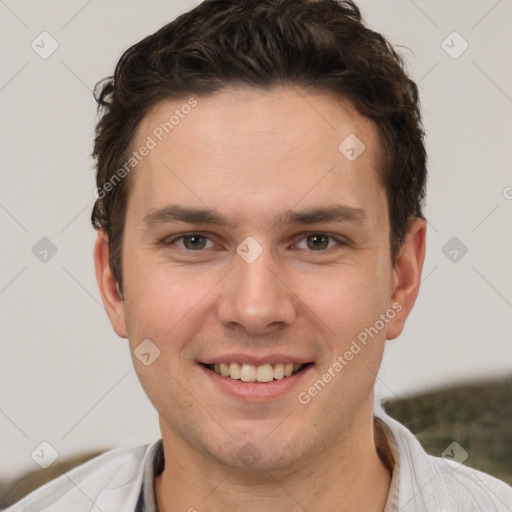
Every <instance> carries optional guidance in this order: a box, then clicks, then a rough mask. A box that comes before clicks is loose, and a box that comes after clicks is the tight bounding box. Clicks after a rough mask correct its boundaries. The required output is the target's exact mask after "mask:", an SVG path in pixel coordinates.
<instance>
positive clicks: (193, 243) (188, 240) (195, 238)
mask: <svg viewBox="0 0 512 512" xmlns="http://www.w3.org/2000/svg"><path fill="white" fill-rule="evenodd" d="M185 246H186V247H187V249H201V248H202V247H203V246H204V237H202V236H200V235H189V236H187V237H185Z"/></svg>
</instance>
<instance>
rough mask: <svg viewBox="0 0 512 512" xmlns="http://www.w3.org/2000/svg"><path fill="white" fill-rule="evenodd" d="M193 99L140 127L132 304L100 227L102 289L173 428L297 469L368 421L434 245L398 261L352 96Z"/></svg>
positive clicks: (185, 438)
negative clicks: (386, 351)
mask: <svg viewBox="0 0 512 512" xmlns="http://www.w3.org/2000/svg"><path fill="white" fill-rule="evenodd" d="M187 99H188V98H184V99H183V100H167V101H164V102H162V103H159V104H158V105H156V107H155V108H153V109H152V110H151V111H150V112H149V113H148V114H147V116H146V117H145V118H144V120H143V121H142V123H141V124H140V126H139V128H138V131H137V134H136V136H135V139H134V142H133V148H140V147H141V146H144V145H147V143H148V141H149V139H148V136H149V137H150V138H151V139H152V140H153V141H154V142H155V145H154V147H152V148H151V149H150V150H149V151H148V153H147V155H145V156H144V157H143V158H142V159H141V161H140V163H139V164H138V165H137V168H136V170H134V171H133V175H132V176H131V179H132V180H133V181H132V183H131V189H130V195H129V199H128V206H127V214H126V225H125V234H124V243H123V252H122V254H123V288H124V301H121V299H119V298H118V297H117V298H116V294H115V293H114V292H113V291H112V290H113V286H112V279H113V278H112V276H111V274H110V270H109V268H108V265H107V264H106V263H105V262H106V261H107V260H106V259H105V250H106V249H105V248H106V244H105V240H104V238H102V235H101V234H100V236H99V238H98V242H97V247H96V263H97V268H98V269H99V270H98V272H99V274H98V275H99V281H100V288H101V289H102V295H103V298H104V301H105V304H106V307H107V312H108V313H109V316H110V318H111V320H112V324H113V326H114V328H115V329H116V331H117V333H118V334H119V335H121V336H126V337H128V338H129V343H130V347H131V351H132V354H135V355H134V357H133V361H134V365H135V368H136V370H137V373H138V376H139V378H140V381H141V383H142V385H143V387H144V389H145V391H146V393H147V394H148V396H149V398H150V400H151V401H152V402H153V404H154V406H155V407H156V409H157V410H158V412H159V415H160V424H161V429H162V435H163V437H164V440H165V439H166V438H167V439H172V440H173V442H176V443H181V445H182V446H184V447H187V448H188V449H189V450H190V451H191V452H193V453H195V454H197V455H198V456H201V457H203V458H207V459H208V460H211V461H216V462H219V463H221V464H224V465H227V466H230V467H244V466H245V467H247V465H248V464H249V465H251V467H255V468H262V469H276V468H283V467H288V466H290V465H293V464H297V463H299V462H300V461H304V460H307V459H312V458H314V457H318V456H319V455H320V454H322V453H324V452H325V451H326V450H327V449H330V448H332V446H333V445H335V444H336V443H338V444H340V443H342V442H343V439H344V437H345V436H346V435H349V434H350V433H351V432H352V433H354V432H356V431H357V429H358V427H361V426H362V425H363V424H364V425H367V424H368V418H369V417H371V411H372V405H373V399H372V389H373V384H374V381H375V376H376V373H377V371H378V368H379V365H380V362H381V357H382V352H383V347H384V342H385V339H386V337H388V338H392V337H395V336H396V335H398V333H399V332H400V330H401V329H402V326H403V322H404V319H405V317H406V316H407V313H408V311H409V310H410V308H411V307H412V303H411V301H412V302H414V297H415V291H414V290H415V289H417V286H416V281H417V277H418V275H417V274H418V267H419V271H421V263H420V264H418V261H419V260H421V261H422V256H421V248H420V249H418V247H419V245H418V244H417V243H412V245H411V247H412V249H410V250H409V249H406V251H405V252H404V254H403V258H404V259H402V260H399V262H398V263H397V265H395V266H394V267H393V265H392V264H391V261H390V246H389V220H388V213H387V202H386V195H385V191H384V188H383V186H382V184H381V182H380V181H379V178H378V172H379V155H378V140H377V133H376V130H375V128H374V126H373V124H372V123H371V122H370V121H368V120H366V119H365V118H363V117H361V116H360V115H358V114H357V113H356V111H355V110H354V109H353V108H352V106H351V105H350V104H349V103H348V102H345V101H341V100H339V99H334V98H332V97H330V96H327V95H321V94H316V95H314V94H311V93H306V92H304V91H302V92H301V93H300V94H299V93H298V92H297V91H296V90H293V89H275V90H273V91H271V92H268V91H267V92H264V91H259V90H224V91H222V92H220V93H217V94H216V95H214V96H209V97H199V98H197V99H196V100H194V101H197V105H195V106H194V107H193V108H190V109H189V108H184V107H183V105H185V104H187ZM189 104H190V103H189ZM177 109H178V111H179V112H180V113H181V115H179V116H178V117H179V121H178V122H176V123H175V124H174V125H173V128H172V131H171V130H170V129H169V128H168V127H167V128H168V129H169V133H165V131H163V132H162V124H161V123H165V122H166V121H169V118H170V116H171V115H173V113H175V112H176V110H177ZM185 112H187V113H186V114H185ZM174 121H176V119H175V120H174ZM158 127H160V130H158ZM155 130H156V132H155ZM161 132H162V133H161ZM155 134H160V137H157V136H156V135H155ZM351 134H352V135H351ZM353 134H355V135H356V136H357V138H358V139H359V140H360V141H361V142H362V143H363V144H364V146H365V150H364V151H363V152H362V153H361V154H360V155H359V156H358V157H357V158H355V159H354V156H357V153H358V148H360V147H362V146H357V144H356V143H355V142H354V141H355V140H356V139H354V135H353ZM347 137H349V139H348V140H347V142H346V143H345V145H342V147H341V149H340V148H339V146H340V143H342V142H343V141H344V140H345V139H346V138H347ZM160 138H161V140H159V139H160ZM149 145H150V146H153V144H152V143H149ZM351 148H354V151H352V150H351ZM423 235H424V233H423ZM407 251H409V253H410V254H412V256H407V255H408V254H409V253H408V252H407ZM101 254H103V257H102V256H101ZM418 255H419V256H418ZM413 260H414V262H413ZM400 261H402V263H400ZM404 261H405V263H404ZM411 262H413V263H411ZM400 265H402V266H400ZM414 266H416V268H413V267H414ZM109 290H110V291H109ZM144 340H150V342H148V341H145V342H144V343H145V345H140V344H141V343H142V342H143V341H144ZM141 352H142V353H143V354H145V355H144V356H143V357H142V359H143V361H144V362H145V363H146V364H147V365H146V364H143V362H141V361H140V360H139V358H138V357H136V354H137V353H138V354H139V355H140V353H141ZM148 354H149V355H148ZM156 356H157V357H156ZM155 357H156V358H155ZM153 358H155V359H154V360H153ZM148 363H150V364H148ZM290 372H292V374H291V375H290Z"/></svg>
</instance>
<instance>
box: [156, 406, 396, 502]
mask: <svg viewBox="0 0 512 512" xmlns="http://www.w3.org/2000/svg"><path fill="white" fill-rule="evenodd" d="M366 416H367V415H366ZM353 423H357V425H353V426H354V428H350V432H345V433H344V434H343V435H342V436H340V435H338V436H337V440H336V442H331V441H326V443H324V446H321V447H320V449H319V450H317V451H316V453H315V455H313V456H311V457H309V458H308V460H307V461H306V460H304V461H301V462H300V463H299V464H297V465H295V466H294V467H286V468H279V469H275V470H264V471H247V470H241V469H237V468H232V467H228V466H226V465H223V464H221V463H219V461H217V460H213V459H212V458H210V457H207V456H205V455H204V454H199V453H198V452H197V451H192V450H191V449H190V447H189V446H188V445H186V444H185V443H184V442H183V440H181V439H180V438H179V436H177V435H176V434H175V433H174V432H170V431H167V432H165V431H164V429H162V436H163V441H164V442H163V446H164V455H165V461H166V462H165V469H164V471H163V472H162V474H161V475H159V476H158V477H157V479H156V481H155V493H156V498H157V504H158V510H159V512H175V511H178V510H182V511H183V510H187V511H191V512H194V510H196V511H198V512H220V511H224V512H231V511H239V510H240V509H242V510H244V511H246V512H256V511H258V512H259V511H261V510H272V511H273V512H281V511H282V512H285V511H286V512H288V511H289V510H291V509H297V510H304V509H305V510H325V511H330V510H333V511H334V510H336V511H338V512H345V511H349V510H365V511H368V512H382V510H383V509H384V506H385V503H386V499H387V494H388V490H389V484H390V479H391V475H390V472H389V470H388V469H387V468H386V466H385V465H384V464H383V462H382V461H381V459H380V458H379V456H378V454H377V449H376V446H375V437H374V423H373V416H371V415H370V416H369V417H368V416H367V420H366V424H365V425H361V423H360V422H359V421H355V422H353ZM191 475H193V478H191Z"/></svg>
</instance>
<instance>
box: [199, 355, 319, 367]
mask: <svg viewBox="0 0 512 512" xmlns="http://www.w3.org/2000/svg"><path fill="white" fill-rule="evenodd" d="M199 362H200V363H202V364H215V363H246V364H253V365H254V366H261V365H264V364H277V363H284V364H287V363H293V364H307V363H311V362H313V360H312V359H308V358H307V357H299V356H290V355H286V354H278V353H273V354H265V355H261V354H258V355H252V354H223V355H219V356H211V357H205V358H204V359H201V360H200V361H199Z"/></svg>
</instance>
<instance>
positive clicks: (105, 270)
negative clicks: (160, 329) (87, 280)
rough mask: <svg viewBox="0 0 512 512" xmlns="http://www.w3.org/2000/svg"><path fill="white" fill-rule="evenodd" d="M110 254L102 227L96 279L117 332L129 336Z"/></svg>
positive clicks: (96, 252) (97, 247) (99, 234)
mask: <svg viewBox="0 0 512 512" xmlns="http://www.w3.org/2000/svg"><path fill="white" fill-rule="evenodd" d="M109 255H110V251H109V248H108V237H107V235H106V233H105V232H104V231H103V230H101V229H100V230H99V231H98V236H97V237H96V243H95V244H94V265H95V267H96V280H97V281H98V287H99V289H100V294H101V300H102V301H103V306H104V307H105V311H106V312H107V316H108V318H109V320H110V323H111V324H112V327H113V328H114V331H115V332H116V334H117V335H118V336H120V337H121V338H128V331H127V329H126V317H125V311H124V301H123V299H122V297H121V294H120V293H119V290H118V287H117V283H116V281H115V279H114V274H112V269H111V268H110V263H109Z"/></svg>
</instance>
